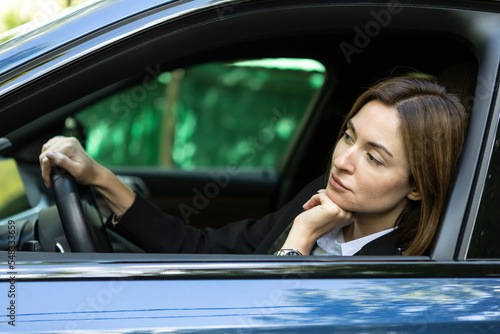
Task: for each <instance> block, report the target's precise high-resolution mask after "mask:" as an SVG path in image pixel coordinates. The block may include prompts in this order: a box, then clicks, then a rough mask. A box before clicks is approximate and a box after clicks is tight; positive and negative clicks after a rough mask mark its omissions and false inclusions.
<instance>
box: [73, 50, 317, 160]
mask: <svg viewBox="0 0 500 334" xmlns="http://www.w3.org/2000/svg"><path fill="white" fill-rule="evenodd" d="M325 75H326V69H325V67H324V66H323V65H322V64H321V63H320V62H318V61H315V60H312V59H292V58H272V59H253V60H246V61H235V62H224V63H223V62H211V63H204V64H200V65H196V66H192V67H188V68H178V69H175V70H172V71H169V72H163V73H155V72H154V69H152V68H149V69H148V70H147V73H146V75H145V76H144V77H143V78H141V79H140V80H139V81H138V83H136V84H134V85H132V86H130V87H127V88H126V89H124V90H121V91H119V92H116V93H114V94H113V95H111V96H109V97H106V98H105V99H102V100H100V101H98V102H96V103H94V104H93V105H91V106H89V107H87V108H85V109H84V110H82V111H80V112H78V113H77V115H76V119H77V120H78V121H79V122H80V123H81V124H82V126H83V129H84V131H85V133H86V135H87V140H86V143H87V147H86V149H87V152H88V153H89V154H90V155H91V156H92V157H93V158H94V159H95V160H97V161H98V162H100V163H101V164H103V165H105V166H108V167H116V166H121V167H123V166H127V167H133V166H140V167H144V166H149V167H161V168H176V169H180V170H196V169H200V168H201V169H206V168H211V167H216V168H217V167H227V166H229V165H231V166H234V167H242V168H257V169H258V168H268V169H272V170H278V169H279V167H280V166H281V164H282V162H283V160H284V159H285V158H286V156H287V152H288V150H289V149H290V146H291V145H290V144H291V143H292V141H293V140H294V139H295V138H296V137H297V134H298V133H299V130H300V128H301V123H302V121H303V120H304V118H305V117H306V114H307V111H308V110H309V107H310V105H311V104H312V103H313V101H314V97H315V96H316V95H317V94H318V92H319V91H320V89H321V87H322V85H323V82H324V80H325Z"/></svg>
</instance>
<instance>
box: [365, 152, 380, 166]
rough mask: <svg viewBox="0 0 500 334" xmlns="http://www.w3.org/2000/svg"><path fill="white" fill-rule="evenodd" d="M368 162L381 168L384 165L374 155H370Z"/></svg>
mask: <svg viewBox="0 0 500 334" xmlns="http://www.w3.org/2000/svg"><path fill="white" fill-rule="evenodd" d="M368 161H370V162H371V163H374V164H375V165H377V166H379V165H382V163H381V162H380V161H378V160H377V159H376V158H375V157H374V156H373V155H371V154H370V153H368Z"/></svg>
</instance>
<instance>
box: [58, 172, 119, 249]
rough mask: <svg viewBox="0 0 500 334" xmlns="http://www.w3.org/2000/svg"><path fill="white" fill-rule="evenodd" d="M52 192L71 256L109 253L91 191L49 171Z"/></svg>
mask: <svg viewBox="0 0 500 334" xmlns="http://www.w3.org/2000/svg"><path fill="white" fill-rule="evenodd" d="M51 180H52V189H53V193H54V198H55V201H56V205H57V211H58V212H59V217H60V218H61V223H62V226H63V230H64V234H65V235H66V239H67V240H68V244H69V247H70V249H71V252H86V253H96V252H111V251H112V248H111V243H110V241H109V238H108V235H107V233H106V227H105V226H104V224H103V221H102V216H101V214H100V212H99V209H98V207H97V202H96V200H95V197H94V194H93V193H92V189H91V188H90V187H89V186H83V185H80V184H77V183H76V181H75V179H74V178H73V176H71V174H69V173H68V172H67V171H66V170H64V169H62V168H59V167H52V174H51Z"/></svg>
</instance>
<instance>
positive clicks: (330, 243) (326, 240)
mask: <svg viewBox="0 0 500 334" xmlns="http://www.w3.org/2000/svg"><path fill="white" fill-rule="evenodd" d="M394 229H395V228H394V227H392V228H390V229H387V230H383V231H380V232H377V233H373V234H370V235H367V236H365V237H362V238H359V239H355V240H351V241H349V242H345V241H344V233H343V232H342V229H341V228H340V229H336V230H333V231H331V232H329V233H327V234H325V235H324V236H322V237H321V238H319V239H318V240H317V244H318V246H319V248H320V250H318V252H315V254H321V253H323V254H324V253H326V254H329V255H339V256H342V255H343V256H348V255H354V254H356V253H357V252H359V250H360V249H361V248H363V247H364V246H365V245H366V244H367V243H369V242H371V241H373V240H375V239H377V238H379V237H381V236H383V235H386V234H388V233H390V232H392V231H394ZM322 251H323V252H322Z"/></svg>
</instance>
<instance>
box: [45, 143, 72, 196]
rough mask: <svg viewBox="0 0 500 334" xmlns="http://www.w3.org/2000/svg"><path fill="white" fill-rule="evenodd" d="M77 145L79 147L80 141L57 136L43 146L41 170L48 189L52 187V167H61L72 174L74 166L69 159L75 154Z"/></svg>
mask: <svg viewBox="0 0 500 334" xmlns="http://www.w3.org/2000/svg"><path fill="white" fill-rule="evenodd" d="M75 145H79V142H78V140H76V139H75V138H67V137H63V136H56V137H53V138H51V139H50V140H49V141H47V142H46V143H45V144H44V145H43V146H42V151H41V153H40V156H39V158H38V159H39V162H40V169H41V172H42V179H43V182H44V183H45V186H46V187H50V186H51V183H52V182H51V180H50V174H51V172H52V166H59V167H62V168H64V169H66V170H68V171H69V172H70V173H71V171H70V170H72V169H74V168H72V167H73V165H74V163H73V161H72V160H71V159H70V158H68V155H71V154H72V153H73V152H74V147H75Z"/></svg>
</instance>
